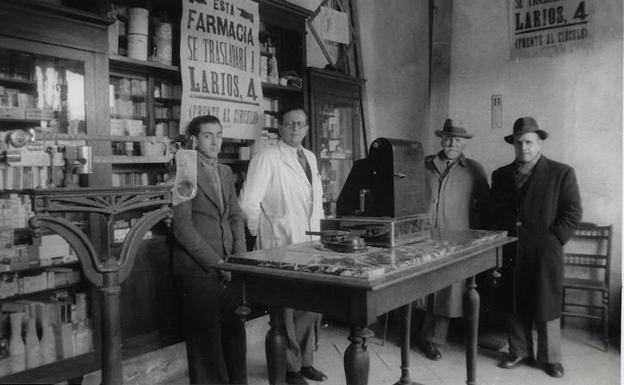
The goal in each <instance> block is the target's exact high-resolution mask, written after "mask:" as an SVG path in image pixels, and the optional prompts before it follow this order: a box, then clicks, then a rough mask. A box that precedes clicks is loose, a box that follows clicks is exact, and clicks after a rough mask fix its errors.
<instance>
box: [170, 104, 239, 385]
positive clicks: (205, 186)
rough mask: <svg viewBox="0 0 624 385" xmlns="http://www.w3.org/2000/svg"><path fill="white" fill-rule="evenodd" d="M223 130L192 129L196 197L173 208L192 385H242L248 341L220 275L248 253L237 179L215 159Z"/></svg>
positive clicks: (202, 125) (213, 124) (225, 277)
mask: <svg viewBox="0 0 624 385" xmlns="http://www.w3.org/2000/svg"><path fill="white" fill-rule="evenodd" d="M222 135H223V128H222V126H221V122H220V121H219V119H218V118H216V117H214V116H209V115H208V116H199V117H196V118H194V119H193V120H192V121H191V122H190V123H189V126H188V139H189V140H190V141H191V143H192V144H193V148H195V149H196V150H197V187H198V191H197V195H196V196H195V197H194V198H193V199H192V200H190V201H186V202H183V203H181V204H179V205H177V206H175V207H174V217H173V226H172V227H173V235H174V237H175V239H176V241H177V242H176V244H175V246H174V255H173V270H174V274H175V275H176V276H177V277H178V280H179V283H180V288H181V294H182V298H181V300H182V307H183V314H182V326H183V331H184V339H185V341H186V351H187V355H188V366H189V378H190V382H191V384H244V383H246V382H247V372H246V362H245V354H246V337H245V328H244V325H243V322H242V320H241V319H240V318H238V317H237V316H236V315H235V314H234V309H236V307H237V306H238V305H240V303H241V302H240V300H238V298H237V295H238V294H239V293H240V290H237V289H236V288H234V287H232V284H231V282H229V281H230V277H229V273H226V272H222V271H219V270H218V266H219V263H222V262H223V261H224V260H225V258H227V256H228V255H230V254H233V253H239V252H244V251H246V247H245V233H244V227H243V226H244V225H243V224H244V220H243V216H242V213H241V210H240V208H239V206H238V200H237V196H236V189H235V187H234V177H233V175H232V171H231V170H230V168H229V167H227V166H225V165H222V164H219V163H218V162H217V156H218V154H219V151H220V150H221V144H222V141H223V138H222Z"/></svg>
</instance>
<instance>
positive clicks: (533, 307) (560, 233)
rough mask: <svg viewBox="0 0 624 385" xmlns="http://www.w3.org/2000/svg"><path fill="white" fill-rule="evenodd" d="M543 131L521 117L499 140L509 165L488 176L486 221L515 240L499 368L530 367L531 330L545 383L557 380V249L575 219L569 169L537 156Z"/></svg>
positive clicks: (506, 267)
mask: <svg viewBox="0 0 624 385" xmlns="http://www.w3.org/2000/svg"><path fill="white" fill-rule="evenodd" d="M547 137H548V133H547V132H546V131H544V130H541V129H540V128H539V126H538V124H537V121H536V120H535V119H533V118H531V117H523V118H520V119H518V120H516V122H515V123H514V126H513V134H512V135H508V136H506V137H505V141H506V142H507V143H509V144H512V145H513V146H514V149H515V160H514V161H513V162H512V163H510V164H508V165H506V166H503V167H501V168H499V169H497V170H496V171H494V173H493V174H492V190H491V205H490V209H491V210H492V212H491V219H492V225H493V227H494V228H497V229H501V230H507V232H508V233H509V234H510V235H512V236H516V237H518V241H517V245H516V247H511V248H509V247H508V248H506V249H505V250H504V251H503V254H504V262H503V269H502V271H501V272H502V279H501V282H500V285H501V287H500V288H501V290H500V292H501V293H507V298H506V300H507V301H508V303H509V304H510V305H511V306H509V307H508V309H507V310H509V311H511V316H510V322H509V353H510V354H509V356H508V357H507V358H505V359H504V360H503V361H501V362H500V363H499V367H501V368H505V369H512V368H515V367H517V366H518V365H520V364H521V363H528V362H533V339H532V329H533V325H535V327H536V329H537V333H538V343H537V361H538V363H540V364H541V365H542V366H543V369H544V370H545V372H546V373H547V374H548V375H550V376H552V377H562V376H563V373H564V369H563V365H562V364H561V341H560V337H561V331H560V325H559V319H560V317H561V297H562V292H563V245H564V244H565V243H566V242H567V241H568V239H569V238H570V237H571V236H572V234H573V232H574V229H575V227H576V226H577V225H578V223H579V222H580V220H581V215H582V209H581V199H580V195H579V190H578V185H577V183H576V176H575V174H574V169H573V168H572V167H570V166H567V165H565V164H562V163H559V162H555V161H553V160H550V159H548V158H546V157H545V156H544V155H542V143H543V141H544V140H545V139H546V138H547Z"/></svg>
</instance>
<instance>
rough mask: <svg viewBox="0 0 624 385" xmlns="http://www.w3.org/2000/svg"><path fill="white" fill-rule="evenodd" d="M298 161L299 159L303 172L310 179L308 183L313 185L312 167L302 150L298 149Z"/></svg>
mask: <svg viewBox="0 0 624 385" xmlns="http://www.w3.org/2000/svg"><path fill="white" fill-rule="evenodd" d="M297 159H299V164H300V165H301V167H303V171H304V172H305V174H306V176H307V177H308V182H310V183H312V170H311V169H310V165H309V164H308V160H307V159H306V157H305V155H304V154H303V150H302V149H301V148H298V149H297Z"/></svg>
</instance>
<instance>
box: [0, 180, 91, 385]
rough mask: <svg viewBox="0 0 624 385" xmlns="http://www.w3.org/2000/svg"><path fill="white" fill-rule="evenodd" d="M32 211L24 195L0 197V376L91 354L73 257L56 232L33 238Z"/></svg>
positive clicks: (74, 217)
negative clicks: (29, 228) (30, 223)
mask: <svg viewBox="0 0 624 385" xmlns="http://www.w3.org/2000/svg"><path fill="white" fill-rule="evenodd" d="M31 207H32V205H31V200H30V198H29V196H28V195H27V194H17V193H14V192H2V193H0V378H1V377H4V376H8V375H11V374H14V373H18V372H21V371H24V370H28V369H33V368H36V367H39V366H41V365H45V364H50V363H53V362H56V361H60V360H64V359H69V358H72V357H75V356H79V355H82V354H86V353H89V352H92V351H93V331H92V324H91V318H90V316H89V308H88V306H87V303H88V301H89V299H88V296H87V294H86V293H85V292H83V291H84V290H86V287H85V286H84V281H83V279H82V276H81V272H80V266H79V263H78V258H77V256H76V255H75V254H74V252H73V250H72V249H71V248H70V246H69V244H68V243H67V241H65V240H64V239H63V238H61V237H60V236H59V235H57V234H51V233H43V234H42V235H41V237H38V238H36V240H33V238H32V237H31V234H30V231H29V230H28V219H29V218H30V217H31V216H32V215H33V213H32V211H31ZM65 219H67V220H70V221H71V222H72V223H74V224H75V225H77V226H79V227H81V228H85V227H86V224H87V217H86V216H84V215H80V214H66V215H65Z"/></svg>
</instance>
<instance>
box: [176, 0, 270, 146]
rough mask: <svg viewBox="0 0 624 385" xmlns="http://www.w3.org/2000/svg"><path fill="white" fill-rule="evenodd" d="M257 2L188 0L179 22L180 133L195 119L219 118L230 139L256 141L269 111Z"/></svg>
mask: <svg viewBox="0 0 624 385" xmlns="http://www.w3.org/2000/svg"><path fill="white" fill-rule="evenodd" d="M259 25H260V16H259V13H258V3H256V2H254V1H251V0H229V1H227V2H225V1H206V0H183V1H182V18H181V22H180V28H181V31H180V67H181V68H180V70H181V73H182V109H181V115H180V133H184V132H185V130H186V126H187V124H188V122H189V121H190V120H191V119H193V118H194V117H195V116H199V115H214V116H216V117H218V118H219V119H220V120H221V123H222V124H223V136H224V137H227V138H238V139H255V138H256V137H257V136H258V134H259V132H260V125H261V122H260V121H261V119H260V117H262V116H263V113H264V111H263V110H262V108H261V106H260V102H261V101H262V84H261V81H260V46H259V43H258V29H259Z"/></svg>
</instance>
